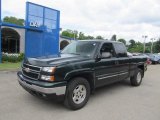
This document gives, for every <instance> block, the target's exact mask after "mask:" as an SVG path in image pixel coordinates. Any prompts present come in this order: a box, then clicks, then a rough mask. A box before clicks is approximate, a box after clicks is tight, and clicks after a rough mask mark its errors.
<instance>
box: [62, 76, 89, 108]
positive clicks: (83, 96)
mask: <svg viewBox="0 0 160 120" xmlns="http://www.w3.org/2000/svg"><path fill="white" fill-rule="evenodd" d="M89 96H90V85H89V83H88V81H87V80H86V79H84V78H80V77H78V78H74V79H73V80H72V81H71V82H70V83H69V84H68V87H67V91H66V96H65V101H64V104H65V106H67V107H68V108H70V109H73V110H77V109H80V108H82V107H83V106H84V105H85V104H86V103H87V102H88V99H89Z"/></svg>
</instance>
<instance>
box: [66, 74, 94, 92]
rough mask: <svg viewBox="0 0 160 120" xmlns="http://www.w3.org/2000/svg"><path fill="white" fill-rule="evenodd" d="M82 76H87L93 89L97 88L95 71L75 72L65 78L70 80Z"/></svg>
mask: <svg viewBox="0 0 160 120" xmlns="http://www.w3.org/2000/svg"><path fill="white" fill-rule="evenodd" d="M77 77H81V78H85V79H86V80H87V81H88V82H89V85H90V88H91V91H94V88H95V76H94V72H93V71H84V72H73V73H70V74H68V75H66V76H65V80H67V82H70V81H71V80H73V79H74V78H77Z"/></svg>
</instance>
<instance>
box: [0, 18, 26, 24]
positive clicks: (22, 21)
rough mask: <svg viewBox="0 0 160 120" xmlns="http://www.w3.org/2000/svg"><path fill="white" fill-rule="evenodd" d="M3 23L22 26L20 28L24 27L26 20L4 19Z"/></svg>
mask: <svg viewBox="0 0 160 120" xmlns="http://www.w3.org/2000/svg"><path fill="white" fill-rule="evenodd" d="M2 21H3V22H7V23H12V24H16V25H20V26H24V19H19V18H16V17H12V16H10V17H8V16H6V17H4V18H3V20H2Z"/></svg>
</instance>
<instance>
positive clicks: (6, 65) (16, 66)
mask: <svg viewBox="0 0 160 120" xmlns="http://www.w3.org/2000/svg"><path fill="white" fill-rule="evenodd" d="M20 66H21V62H19V63H9V62H5V63H0V71H2V70H15V69H19V68H20Z"/></svg>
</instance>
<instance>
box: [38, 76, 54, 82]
mask: <svg viewBox="0 0 160 120" xmlns="http://www.w3.org/2000/svg"><path fill="white" fill-rule="evenodd" d="M41 79H42V80H45V81H54V80H55V79H54V76H46V75H42V76H41Z"/></svg>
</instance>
